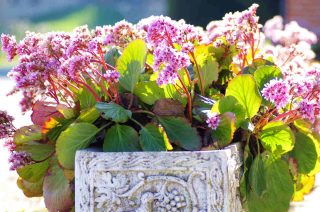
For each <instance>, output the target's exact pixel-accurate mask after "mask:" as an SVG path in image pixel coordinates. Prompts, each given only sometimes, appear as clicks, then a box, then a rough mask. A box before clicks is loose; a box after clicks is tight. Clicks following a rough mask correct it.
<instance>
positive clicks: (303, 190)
mask: <svg viewBox="0 0 320 212" xmlns="http://www.w3.org/2000/svg"><path fill="white" fill-rule="evenodd" d="M314 183H315V176H314V175H312V176H308V175H304V174H300V175H299V176H298V177H297V180H296V183H295V191H294V196H293V199H292V200H293V201H303V200H304V195H306V194H309V193H310V192H311V191H312V189H313V186H314Z"/></svg>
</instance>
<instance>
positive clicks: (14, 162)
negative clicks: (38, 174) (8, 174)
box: [9, 152, 33, 171]
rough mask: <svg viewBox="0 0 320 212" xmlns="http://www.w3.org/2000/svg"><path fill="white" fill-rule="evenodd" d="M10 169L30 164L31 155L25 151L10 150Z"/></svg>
mask: <svg viewBox="0 0 320 212" xmlns="http://www.w3.org/2000/svg"><path fill="white" fill-rule="evenodd" d="M9 163H10V164H11V165H10V170H11V171H14V170H16V169H18V168H21V167H23V166H25V165H29V164H32V163H33V161H32V159H31V155H30V154H29V153H27V152H12V153H11V155H10V157H9Z"/></svg>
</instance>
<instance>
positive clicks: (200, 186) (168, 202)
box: [75, 146, 241, 212]
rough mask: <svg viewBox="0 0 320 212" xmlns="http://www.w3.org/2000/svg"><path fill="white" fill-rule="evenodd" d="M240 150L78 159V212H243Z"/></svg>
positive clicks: (83, 153)
mask: <svg viewBox="0 0 320 212" xmlns="http://www.w3.org/2000/svg"><path fill="white" fill-rule="evenodd" d="M238 148H239V147H238V146H233V147H231V148H229V149H225V150H218V151H203V152H133V153H102V152H92V151H88V150H82V151H78V152H77V155H76V168H75V172H76V211H92V212H93V211H106V212H147V211H155V212H169V211H181V212H195V211H198V212H201V211H203V212H205V211H228V212H229V211H241V205H240V201H239V193H238V187H239V178H240V166H241V155H239V150H238Z"/></svg>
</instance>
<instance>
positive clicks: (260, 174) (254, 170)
mask: <svg viewBox="0 0 320 212" xmlns="http://www.w3.org/2000/svg"><path fill="white" fill-rule="evenodd" d="M265 174H266V173H265V167H264V162H263V160H262V156H261V155H257V156H256V157H255V159H254V161H253V163H252V165H251V167H250V171H249V176H248V177H249V184H250V187H251V189H252V191H253V192H255V193H256V194H257V195H258V196H259V197H262V194H263V193H264V192H265V191H266V178H265V177H266V176H265Z"/></svg>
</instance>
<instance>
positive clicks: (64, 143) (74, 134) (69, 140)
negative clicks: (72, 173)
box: [56, 123, 99, 169]
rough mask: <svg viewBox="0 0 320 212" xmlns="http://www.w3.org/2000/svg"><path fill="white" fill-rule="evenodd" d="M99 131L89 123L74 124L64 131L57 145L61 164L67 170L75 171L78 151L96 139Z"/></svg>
mask: <svg viewBox="0 0 320 212" xmlns="http://www.w3.org/2000/svg"><path fill="white" fill-rule="evenodd" d="M98 131H99V129H98V128H97V127H96V126H94V125H93V124H89V123H74V124H72V125H70V126H69V127H68V128H67V129H66V130H65V131H63V132H62V133H61V134H60V136H59V138H58V140H57V144H56V152H57V157H58V160H59V163H60V164H61V165H62V166H63V167H64V168H66V169H74V158H75V154H76V151H77V150H79V149H84V148H86V147H88V146H89V144H90V143H91V142H92V140H93V139H94V136H95V135H96V134H97V133H98Z"/></svg>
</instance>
